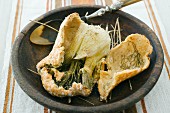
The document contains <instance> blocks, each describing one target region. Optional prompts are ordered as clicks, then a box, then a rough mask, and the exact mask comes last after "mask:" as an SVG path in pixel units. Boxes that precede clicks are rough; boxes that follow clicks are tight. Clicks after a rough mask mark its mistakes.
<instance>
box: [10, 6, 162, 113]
mask: <svg viewBox="0 0 170 113" xmlns="http://www.w3.org/2000/svg"><path fill="white" fill-rule="evenodd" d="M101 7H103V6H97V5H95V6H94V5H93V6H90V5H81V6H67V7H62V8H59V9H54V10H52V11H49V12H48V13H45V14H43V15H42V16H40V17H38V18H37V19H36V20H37V21H39V20H41V19H43V18H45V17H48V16H49V15H51V14H54V13H56V12H60V11H64V10H68V9H72V8H101ZM118 13H119V14H121V15H123V16H125V17H126V18H129V19H131V20H133V21H135V22H136V23H142V24H143V26H142V27H144V28H146V29H147V30H148V32H150V33H151V35H152V36H153V37H154V38H153V39H152V40H153V41H154V42H155V43H156V44H157V45H156V46H155V48H156V49H158V50H159V51H155V52H156V53H157V54H156V59H155V62H156V63H155V65H154V70H152V72H151V76H150V77H149V78H148V80H147V81H146V83H145V84H144V85H143V86H142V87H140V88H139V89H138V90H137V91H136V92H134V93H133V94H132V95H130V96H128V97H126V98H124V99H122V100H120V101H117V102H114V103H109V104H106V105H99V106H90V107H83V106H72V105H66V104H63V103H59V102H56V101H53V100H51V99H49V98H47V97H44V96H43V95H42V94H41V93H39V92H38V91H37V90H36V89H34V88H33V86H31V85H30V84H29V83H28V82H27V81H26V80H25V79H24V78H22V73H21V69H20V68H19V62H18V60H19V59H18V56H19V55H18V50H19V47H20V44H21V42H22V39H23V37H24V35H25V34H26V33H27V32H28V30H29V29H30V28H31V27H32V26H33V25H34V22H30V23H29V24H28V25H27V26H26V27H25V28H24V29H23V30H22V31H21V32H20V33H19V35H18V36H17V38H16V40H15V42H14V45H13V48H12V54H11V60H12V67H13V72H14V77H15V79H16V80H17V82H18V84H19V85H20V87H21V88H22V90H23V91H24V92H25V93H26V94H27V95H29V96H30V97H31V98H32V99H33V100H35V101H36V102H38V103H40V104H41V105H43V106H45V107H48V108H50V109H53V110H59V111H70V112H71V111H72V112H75V110H76V112H99V111H100V112H101V111H105V112H109V111H119V110H123V109H125V108H127V107H129V106H131V105H133V104H135V103H136V102H138V101H139V100H141V99H142V98H143V97H144V96H145V95H147V94H148V93H149V91H150V90H151V89H152V88H153V87H154V85H155V84H156V82H157V80H158V78H159V76H160V74H161V71H162V68H163V62H164V55H163V50H162V47H161V44H160V42H159V40H158V38H157V36H156V34H155V33H154V32H153V31H152V30H151V29H150V28H149V27H148V26H147V25H146V24H145V23H143V22H142V21H140V20H139V19H137V18H136V17H134V16H132V15H130V14H127V13H125V12H123V11H118ZM155 70H156V71H155ZM30 92H31V93H30Z"/></svg>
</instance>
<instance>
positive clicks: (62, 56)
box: [36, 13, 111, 97]
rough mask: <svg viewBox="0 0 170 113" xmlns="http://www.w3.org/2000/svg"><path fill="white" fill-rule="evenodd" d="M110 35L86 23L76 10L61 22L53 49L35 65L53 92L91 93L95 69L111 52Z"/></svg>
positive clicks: (59, 94) (45, 87) (94, 79)
mask: <svg viewBox="0 0 170 113" xmlns="http://www.w3.org/2000/svg"><path fill="white" fill-rule="evenodd" d="M110 42H111V40H110V37H109V34H108V32H107V31H105V30H104V29H102V28H101V27H100V26H94V25H88V24H86V23H84V22H83V21H82V20H81V18H80V17H79V15H78V14H77V13H72V14H70V15H69V16H67V17H66V18H65V19H64V21H63V22H62V24H61V26H60V29H59V33H58V36H57V39H56V41H55V44H54V46H53V49H52V51H51V52H50V53H49V55H48V56H47V57H45V58H44V59H42V60H41V61H40V62H39V63H38V64H37V66H36V68H37V71H38V73H39V74H40V76H41V80H42V84H43V87H44V89H45V90H47V91H48V92H49V93H50V94H51V95H53V96H58V97H64V96H76V95H82V96H88V95H89V94H90V93H91V91H92V88H93V86H94V84H95V83H96V82H97V78H98V77H96V76H93V71H94V68H95V66H96V65H97V63H98V62H99V61H100V60H101V58H103V57H105V56H106V55H107V54H108V53H109V51H110Z"/></svg>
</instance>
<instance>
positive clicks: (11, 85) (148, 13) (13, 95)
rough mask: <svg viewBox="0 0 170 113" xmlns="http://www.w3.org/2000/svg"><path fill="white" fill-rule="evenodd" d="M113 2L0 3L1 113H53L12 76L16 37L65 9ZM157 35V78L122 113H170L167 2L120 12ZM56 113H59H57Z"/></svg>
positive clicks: (154, 0) (149, 0)
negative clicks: (161, 63)
mask: <svg viewBox="0 0 170 113" xmlns="http://www.w3.org/2000/svg"><path fill="white" fill-rule="evenodd" d="M112 1H114V0H0V15H1V16H0V20H1V22H0V40H1V42H0V62H1V64H0V84H1V85H0V86H1V87H0V113H2V112H3V113H55V112H54V111H52V110H50V109H48V108H46V107H43V106H41V105H40V104H38V103H36V102H35V101H33V100H32V99H31V98H30V97H28V96H27V95H26V94H25V93H24V92H23V91H22V89H21V88H20V86H19V85H18V84H17V82H16V81H15V79H14V76H13V73H12V67H11V63H10V52H11V47H12V44H13V42H14V40H15V38H16V36H17V34H18V33H19V32H20V31H21V30H22V29H23V28H24V26H25V25H26V24H27V23H29V20H33V19H35V18H37V17H38V16H40V15H42V14H44V13H46V12H47V11H50V10H52V9H55V8H59V7H64V6H68V5H81V4H90V5H93V4H94V5H104V6H105V5H110V4H112ZM122 10H123V11H125V12H127V13H129V14H131V15H133V16H135V17H137V18H139V19H140V20H142V21H143V22H145V23H146V24H147V25H148V26H150V28H151V29H153V30H154V31H155V33H156V34H157V36H158V38H159V40H160V42H161V44H162V48H163V50H164V58H165V61H164V66H163V70H162V73H161V75H160V78H159V80H158V82H157V84H156V85H155V87H154V88H153V89H152V90H151V92H150V93H149V94H148V95H147V96H145V97H144V98H143V99H142V100H141V101H139V102H138V103H136V104H135V105H134V106H132V107H130V108H128V109H126V110H123V111H122V113H170V98H169V95H170V38H168V36H170V32H169V30H170V21H169V20H170V13H169V11H170V1H169V0H161V1H160V0H144V1H141V2H139V3H136V4H133V5H131V6H128V7H125V8H122ZM57 113H58V112H57Z"/></svg>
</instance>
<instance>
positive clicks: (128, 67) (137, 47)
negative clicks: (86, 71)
mask: <svg viewBox="0 0 170 113" xmlns="http://www.w3.org/2000/svg"><path fill="white" fill-rule="evenodd" d="M152 49H153V48H152V46H151V44H150V42H149V40H148V39H147V38H146V37H145V36H143V35H140V34H132V35H129V36H128V37H127V38H126V39H125V41H123V42H122V43H121V44H119V45H118V46H116V47H115V48H112V49H111V51H110V52H109V54H108V55H107V57H106V59H105V60H103V61H102V62H103V63H104V64H105V65H107V68H108V70H107V71H105V70H104V69H103V70H100V79H99V81H98V91H99V93H100V99H101V100H107V97H108V95H109V93H110V92H111V91H112V89H113V88H115V87H116V86H117V85H118V84H119V83H121V82H122V81H124V80H126V79H129V78H131V77H133V76H135V75H137V74H138V73H140V72H142V71H143V70H145V69H146V68H148V66H149V64H150V59H149V57H148V55H150V54H151V53H152Z"/></svg>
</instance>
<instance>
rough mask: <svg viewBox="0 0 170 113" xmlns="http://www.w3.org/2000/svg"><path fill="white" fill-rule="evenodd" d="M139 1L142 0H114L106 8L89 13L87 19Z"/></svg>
mask: <svg viewBox="0 0 170 113" xmlns="http://www.w3.org/2000/svg"><path fill="white" fill-rule="evenodd" d="M139 1H141V0H114V1H113V4H112V5H111V6H106V7H105V8H100V9H99V10H97V11H96V12H94V13H92V14H90V15H88V16H85V19H86V20H89V19H90V18H94V17H97V16H102V15H104V14H105V13H106V12H112V11H115V10H118V9H120V8H122V7H125V6H128V5H130V4H133V3H136V2H139Z"/></svg>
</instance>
